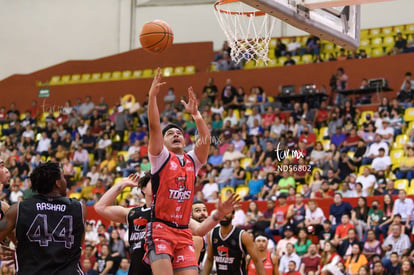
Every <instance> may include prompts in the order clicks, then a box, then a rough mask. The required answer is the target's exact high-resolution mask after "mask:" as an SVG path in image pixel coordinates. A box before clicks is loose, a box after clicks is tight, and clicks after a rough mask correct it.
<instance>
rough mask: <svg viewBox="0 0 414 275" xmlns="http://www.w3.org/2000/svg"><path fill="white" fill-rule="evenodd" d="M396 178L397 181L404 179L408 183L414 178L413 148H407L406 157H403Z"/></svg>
mask: <svg viewBox="0 0 414 275" xmlns="http://www.w3.org/2000/svg"><path fill="white" fill-rule="evenodd" d="M396 174H397V175H396V176H397V178H398V179H403V178H406V179H408V181H409V182H411V180H412V179H413V178H414V148H413V147H408V152H407V156H406V157H403V158H402V160H401V162H400V167H398V169H397V172H396Z"/></svg>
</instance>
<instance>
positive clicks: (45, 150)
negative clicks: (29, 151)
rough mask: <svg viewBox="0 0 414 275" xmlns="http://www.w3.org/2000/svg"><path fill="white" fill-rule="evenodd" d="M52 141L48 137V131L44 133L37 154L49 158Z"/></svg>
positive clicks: (37, 146) (38, 144)
mask: <svg viewBox="0 0 414 275" xmlns="http://www.w3.org/2000/svg"><path fill="white" fill-rule="evenodd" d="M50 144H51V140H50V138H48V137H47V133H46V131H43V132H42V134H41V136H40V138H39V140H38V142H37V145H36V152H37V153H38V154H41V155H42V156H48V155H49V150H50Z"/></svg>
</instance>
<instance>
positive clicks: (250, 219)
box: [242, 201, 263, 230]
mask: <svg viewBox="0 0 414 275" xmlns="http://www.w3.org/2000/svg"><path fill="white" fill-rule="evenodd" d="M262 216H263V213H262V212H260V211H259V208H258V207H257V203H256V202H255V201H251V202H250V203H249V207H248V209H247V213H246V221H245V224H244V226H242V228H243V229H245V230H252V228H253V226H254V225H255V224H256V222H257V221H258V220H259V218H260V217H262Z"/></svg>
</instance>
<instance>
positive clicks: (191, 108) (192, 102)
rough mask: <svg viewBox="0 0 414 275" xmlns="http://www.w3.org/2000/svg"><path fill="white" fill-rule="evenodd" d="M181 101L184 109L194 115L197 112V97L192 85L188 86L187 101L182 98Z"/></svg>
mask: <svg viewBox="0 0 414 275" xmlns="http://www.w3.org/2000/svg"><path fill="white" fill-rule="evenodd" d="M181 103H182V104H183V105H184V108H185V111H186V112H188V113H190V114H191V115H196V114H197V112H198V106H197V98H196V96H195V94H194V91H193V87H190V88H188V103H187V102H185V101H184V100H181Z"/></svg>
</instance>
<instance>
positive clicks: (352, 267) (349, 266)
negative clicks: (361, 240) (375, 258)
mask: <svg viewBox="0 0 414 275" xmlns="http://www.w3.org/2000/svg"><path fill="white" fill-rule="evenodd" d="M366 264H368V260H367V258H366V257H365V255H364V254H362V253H361V247H360V245H359V244H353V245H352V253H351V255H350V256H349V257H348V258H347V259H346V262H345V268H346V270H347V274H349V275H357V274H359V273H358V272H359V269H360V268H361V267H362V266H364V265H366Z"/></svg>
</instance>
